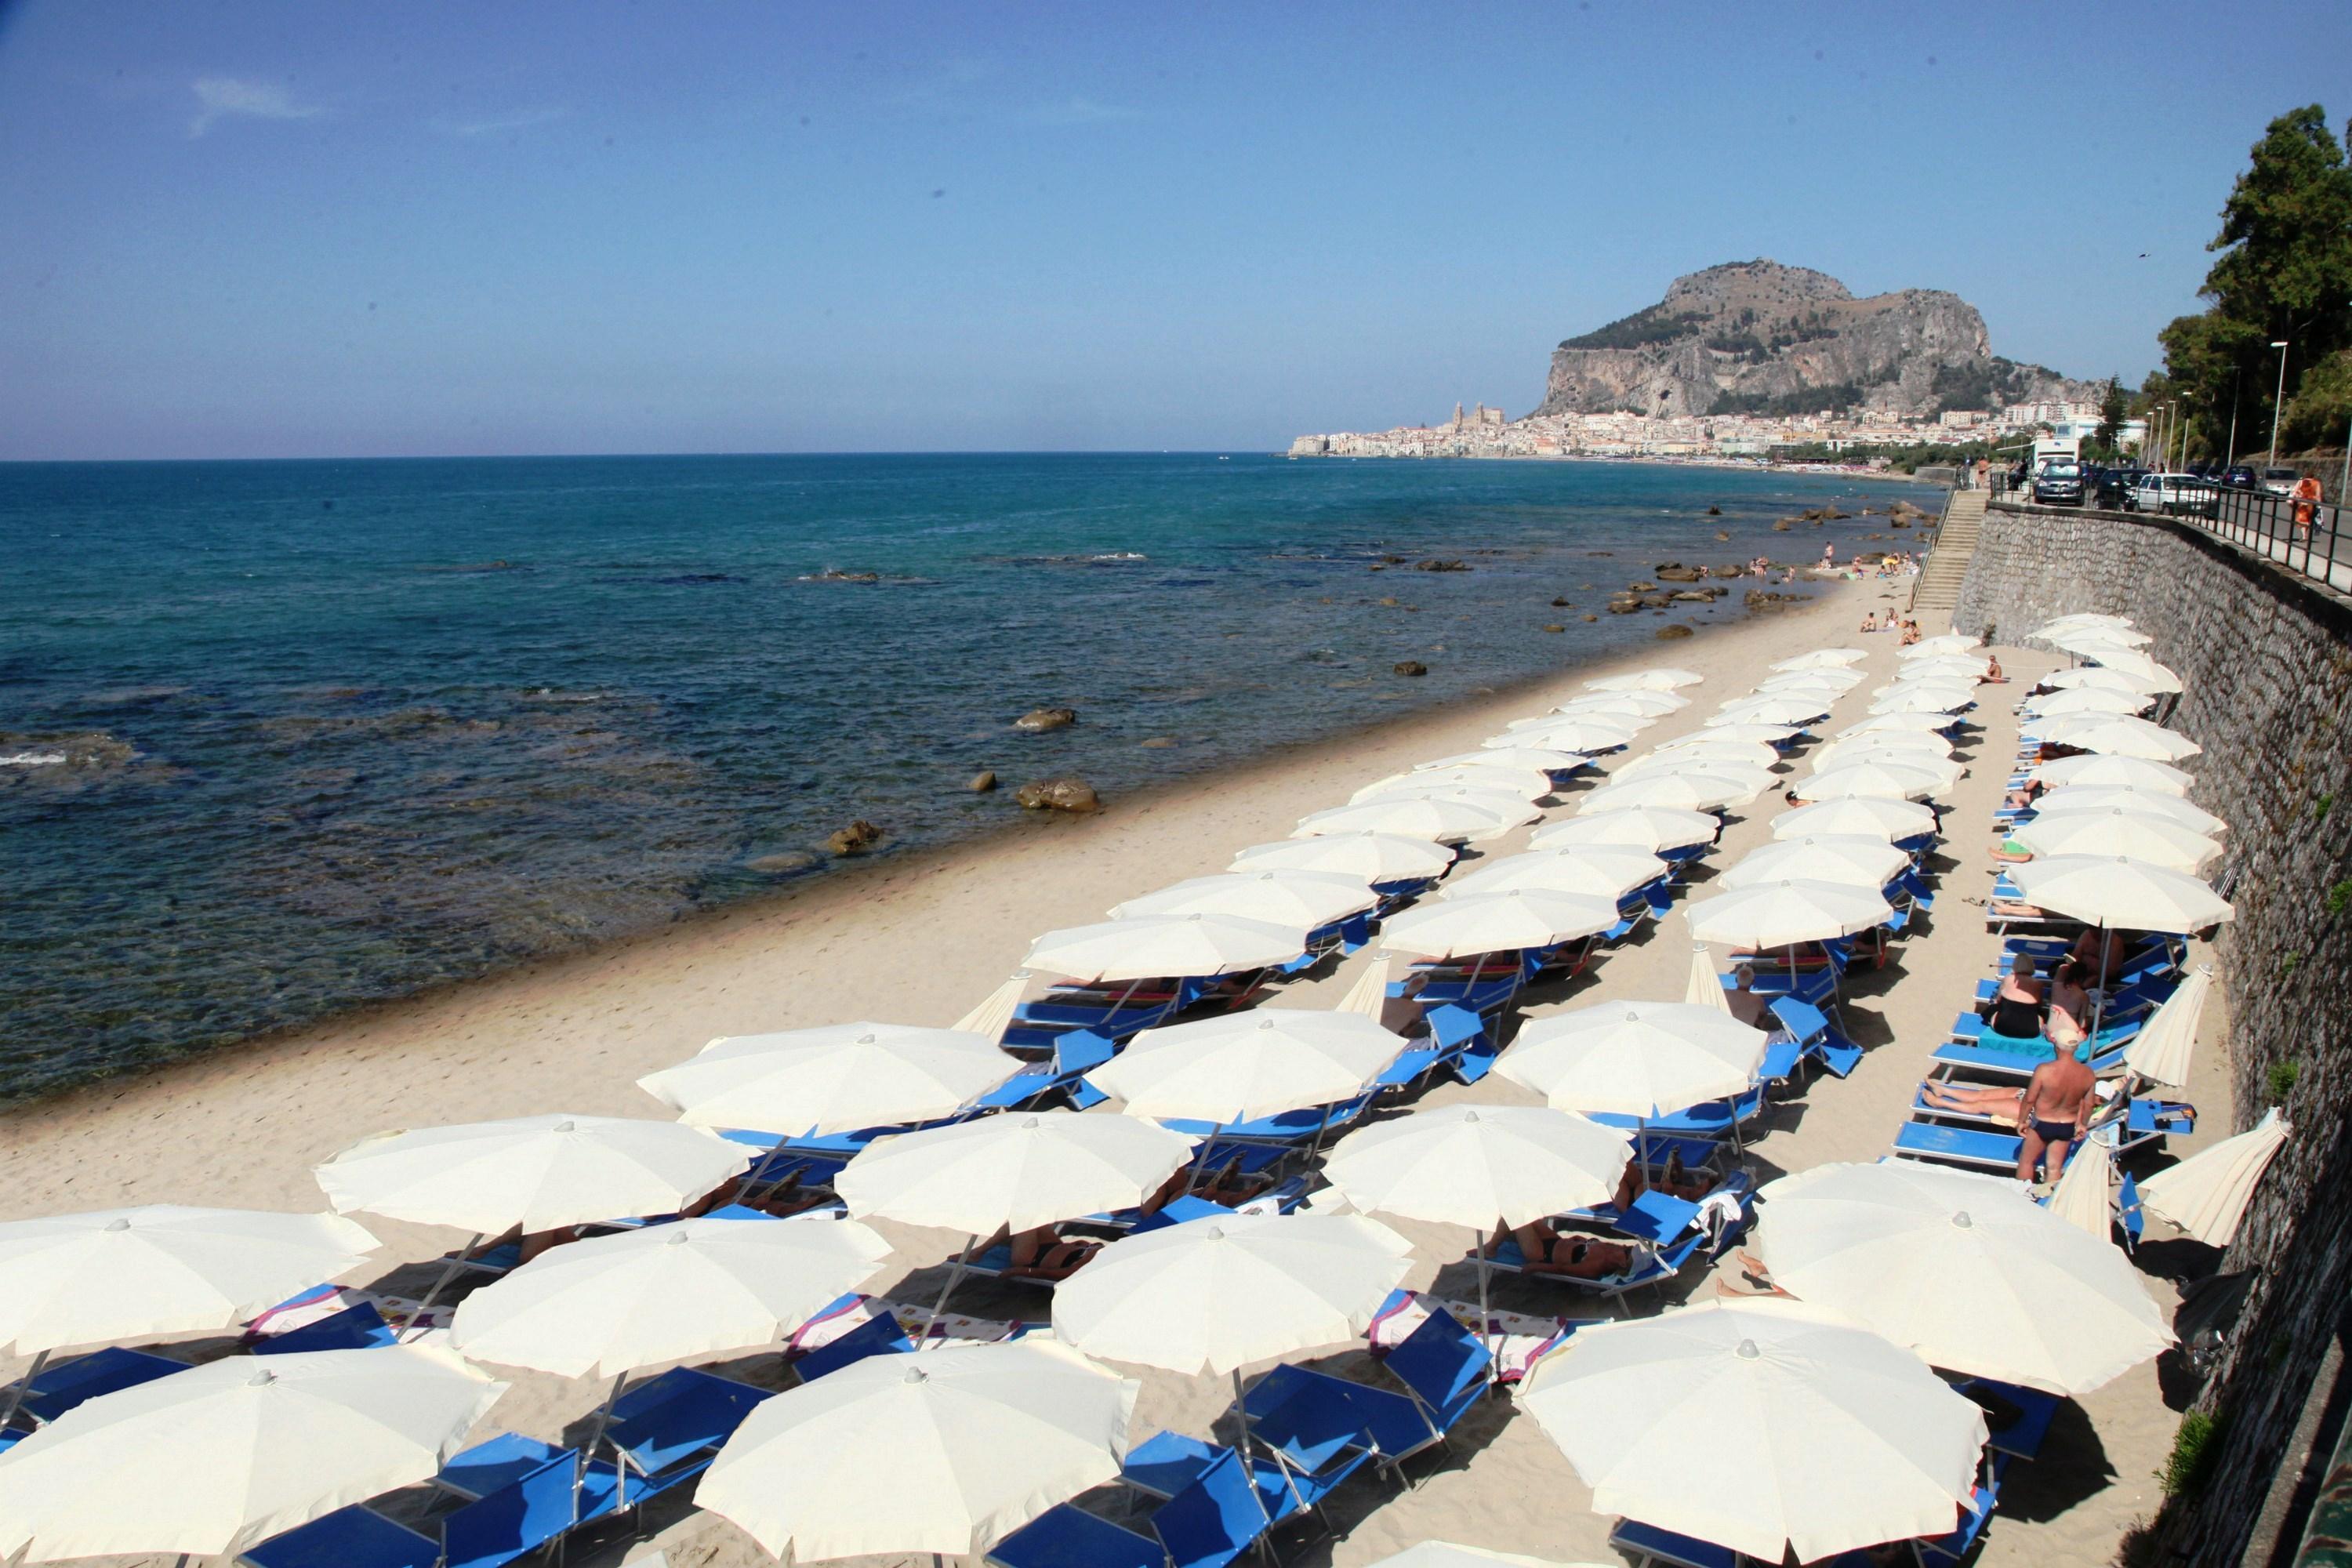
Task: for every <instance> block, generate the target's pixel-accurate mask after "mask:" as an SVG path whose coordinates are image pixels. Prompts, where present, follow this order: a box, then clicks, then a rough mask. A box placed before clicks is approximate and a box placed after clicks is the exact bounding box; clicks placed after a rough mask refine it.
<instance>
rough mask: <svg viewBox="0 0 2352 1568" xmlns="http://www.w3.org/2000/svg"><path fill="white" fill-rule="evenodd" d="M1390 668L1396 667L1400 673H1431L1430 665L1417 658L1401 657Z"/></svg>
mask: <svg viewBox="0 0 2352 1568" xmlns="http://www.w3.org/2000/svg"><path fill="white" fill-rule="evenodd" d="M1390 668H1392V669H1394V670H1395V671H1396V673H1397V674H1399V675H1427V674H1428V673H1429V666H1427V665H1425V664H1423V663H1422V662H1421V660H1419V659H1417V658H1406V659H1400V660H1398V661H1397V662H1396V663H1395V664H1394V665H1392V666H1391V667H1390Z"/></svg>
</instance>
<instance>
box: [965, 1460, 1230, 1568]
mask: <svg viewBox="0 0 2352 1568" xmlns="http://www.w3.org/2000/svg"><path fill="white" fill-rule="evenodd" d="M1267 1525H1268V1521H1267V1519H1266V1514H1265V1508H1264V1507H1263V1506H1262V1505H1261V1503H1260V1501H1259V1495H1258V1491H1257V1489H1256V1487H1255V1484H1254V1483H1253V1479H1252V1477H1251V1476H1250V1474H1249V1472H1248V1471H1247V1470H1245V1469H1244V1468H1243V1465H1242V1460H1241V1456H1240V1455H1239V1454H1236V1453H1234V1452H1233V1451H1232V1450H1231V1449H1227V1450H1226V1451H1225V1452H1224V1453H1223V1454H1222V1455H1220V1456H1219V1457H1218V1458H1214V1459H1213V1460H1211V1461H1210V1463H1209V1464H1208V1465H1207V1466H1206V1467H1205V1468H1203V1469H1202V1471H1201V1473H1200V1474H1199V1475H1198V1476H1197V1477H1196V1478H1195V1479H1193V1480H1192V1483H1191V1484H1190V1485H1188V1486H1186V1487H1185V1488H1184V1489H1183V1490H1181V1491H1180V1492H1178V1493H1177V1494H1176V1495H1175V1496H1173V1497H1171V1498H1170V1499H1169V1500H1167V1501H1166V1502H1164V1503H1162V1504H1160V1507H1159V1508H1158V1509H1156V1510H1153V1512H1152V1513H1151V1515H1150V1519H1149V1520H1148V1521H1146V1523H1145V1529H1146V1530H1148V1531H1150V1533H1149V1534H1145V1533H1143V1532H1142V1531H1134V1530H1129V1529H1128V1528H1126V1527H1125V1526H1123V1525H1117V1524H1113V1523H1111V1522H1110V1521H1108V1520H1104V1519H1097V1518H1096V1517H1095V1516H1094V1515H1093V1514H1090V1513H1088V1512H1087V1511H1086V1510H1084V1509H1081V1508H1077V1507H1076V1506H1074V1505H1073V1504H1070V1503H1060V1504H1057V1505H1055V1507H1053V1508H1050V1509H1047V1510H1045V1512H1044V1513H1042V1514H1040V1515H1038V1516H1037V1517H1036V1518H1035V1519H1034V1520H1032V1521H1029V1522H1028V1523H1027V1524H1025V1525H1023V1526H1022V1527H1021V1528H1020V1529H1019V1530H1016V1531H1013V1533H1012V1534H1010V1535H1008V1536H1006V1537H1005V1538H1004V1539H1003V1540H1002V1541H1000V1542H997V1543H996V1544H995V1545H994V1546H992V1547H991V1548H990V1549H989V1552H988V1561H989V1562H991V1563H994V1564H996V1565H997V1568H1224V1565H1225V1564H1226V1563H1231V1562H1232V1561H1233V1560H1234V1558H1236V1557H1239V1556H1240V1555H1241V1554H1242V1553H1243V1552H1246V1551H1248V1550H1249V1549H1250V1548H1251V1547H1252V1546H1254V1545H1255V1544H1256V1543H1257V1542H1258V1540H1259V1538H1260V1537H1262V1536H1264V1535H1265V1531H1266V1529H1267Z"/></svg>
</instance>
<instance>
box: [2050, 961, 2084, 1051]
mask: <svg viewBox="0 0 2352 1568" xmlns="http://www.w3.org/2000/svg"><path fill="white" fill-rule="evenodd" d="M2087 973H2088V971H2086V970H2085V969H2084V966H2083V963H2082V961H2081V960H2079V959H2074V958H2062V959H2060V960H2059V961H2058V967H2057V969H2056V971H2055V972H2054V973H2052V974H2051V976H2050V1024H2049V1029H2050V1037H2051V1038H2052V1039H2053V1040H2055V1041H2057V1042H2058V1043H2059V1044H2060V1045H2062V1046H2066V1047H2074V1046H2078V1045H2080V1044H2082V1043H2083V1041H2084V1039H2085V1038H2086V1037H2088V1036H2089V1035H2090V1032H2091V1030H2090V1020H2091V992H2090V988H2089V987H2088V986H2087V985H2085V984H2084V977H2085V975H2086V974H2087Z"/></svg>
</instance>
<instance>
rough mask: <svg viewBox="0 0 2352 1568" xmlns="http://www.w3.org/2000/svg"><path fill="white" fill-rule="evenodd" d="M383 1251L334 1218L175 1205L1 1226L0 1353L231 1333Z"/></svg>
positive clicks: (2, 1402) (0, 1406)
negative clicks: (220, 1331) (231, 1329)
mask: <svg viewBox="0 0 2352 1568" xmlns="http://www.w3.org/2000/svg"><path fill="white" fill-rule="evenodd" d="M380 1245H381V1244H380V1243H379V1242H378V1241H377V1240H376V1238H375V1237H373V1236H371V1235H369V1234H368V1232H367V1231H366V1229H365V1228H363V1227H362V1226H360V1225H358V1224H356V1223H355V1222H353V1221H352V1220H348V1219H344V1218H342V1217H341V1216H340V1215H331V1214H270V1213H266V1212H263V1211H261V1210H258V1209H212V1208H186V1207H183V1206H181V1205H177V1204H148V1205H141V1206H139V1207H135V1208H112V1209H93V1210H88V1211H85V1212H83V1213H81V1214H65V1215H47V1216H44V1217H41V1218H37V1219H18V1220H8V1221H5V1222H0V1349H5V1350H8V1351H13V1352H16V1354H19V1355H26V1354H30V1355H34V1356H37V1357H40V1358H43V1359H46V1358H47V1354H48V1352H50V1351H53V1350H62V1349H65V1348H67V1347H68V1346H72V1345H95V1344H105V1343H108V1342H111V1341H115V1340H128V1339H144V1338H149V1337H152V1336H154V1335H158V1334H176V1333H185V1332H189V1331H205V1330H213V1329H225V1328H228V1327H230V1326H231V1325H233V1324H236V1323H241V1322H243V1321H246V1320H247V1319H248V1318H250V1317H252V1316H254V1315H255V1314H256V1313H257V1312H259V1311H261V1310H263V1309H265V1308H267V1307H269V1306H271V1305H272V1304H274V1303H276V1302H278V1301H282V1300H285V1299H286V1298H287V1297H289V1296H291V1295H293V1294H294V1293H295V1292H297V1291H299V1290H306V1289H310V1287H311V1286H313V1285H317V1284H319V1283H320V1282H321V1281H323V1280H328V1279H334V1278H335V1277H336V1276H337V1275H339V1274H347V1273H349V1272H350V1271H351V1270H352V1269H354V1268H358V1267H359V1266H360V1265H361V1264H362V1263H364V1262H366V1261H367V1255H368V1254H369V1253H371V1252H373V1251H374V1250H375V1249H376V1247H378V1246H380ZM39 1371H40V1366H39V1364H38V1363H36V1364H35V1366H34V1368H33V1371H32V1372H31V1373H27V1374H26V1375H27V1377H31V1376H36V1375H37V1374H38V1373H39ZM8 1408H9V1402H8V1400H7V1399H6V1398H5V1396H0V1412H5V1410H7V1409H8Z"/></svg>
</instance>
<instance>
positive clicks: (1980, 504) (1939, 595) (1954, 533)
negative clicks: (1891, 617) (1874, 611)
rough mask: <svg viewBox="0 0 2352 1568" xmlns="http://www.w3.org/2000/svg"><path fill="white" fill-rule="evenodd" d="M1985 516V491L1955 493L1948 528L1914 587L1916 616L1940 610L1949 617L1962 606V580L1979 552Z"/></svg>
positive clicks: (1941, 533) (1946, 518) (1946, 520)
mask: <svg viewBox="0 0 2352 1568" xmlns="http://www.w3.org/2000/svg"><path fill="white" fill-rule="evenodd" d="M1984 514H1985V492H1984V491H1982V490H1955V491H1954V492H1953V493H1952V502H1951V505H1950V507H1949V508H1948V509H1947V510H1946V511H1945V513H1944V525H1943V527H1942V528H1941V529H1940V530H1938V531H1937V534H1936V548H1935V549H1934V550H1933V551H1932V552H1929V554H1928V556H1927V565H1926V566H1924V567H1923V568H1921V570H1920V573H1919V581H1918V582H1917V583H1916V584H1913V585H1912V589H1911V613H1912V614H1913V615H1915V616H1916V615H1917V614H1918V613H1919V612H1920V611H1922V610H1940V611H1943V612H1944V613H1946V614H1949V613H1950V612H1951V608H1952V606H1953V605H1957V604H1958V603H1959V602H1960V580H1961V579H1962V578H1964V577H1966V576H1967V575H1968V574H1969V560H1970V558H1971V557H1973V556H1974V555H1975V554H1976V552H1977V535H1978V534H1979V532H1981V531H1983V528H1984Z"/></svg>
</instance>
